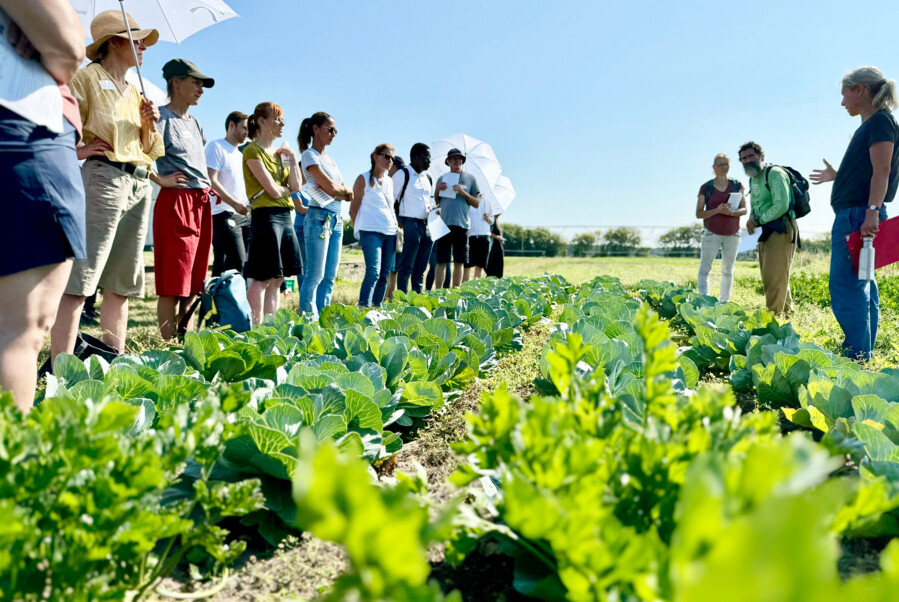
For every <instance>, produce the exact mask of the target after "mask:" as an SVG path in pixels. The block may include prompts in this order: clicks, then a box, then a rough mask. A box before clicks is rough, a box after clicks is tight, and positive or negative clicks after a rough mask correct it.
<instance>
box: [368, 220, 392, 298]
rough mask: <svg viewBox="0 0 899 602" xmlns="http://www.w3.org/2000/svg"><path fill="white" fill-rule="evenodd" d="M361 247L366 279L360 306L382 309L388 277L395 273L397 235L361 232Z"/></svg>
mask: <svg viewBox="0 0 899 602" xmlns="http://www.w3.org/2000/svg"><path fill="white" fill-rule="evenodd" d="M359 245H360V246H361V247H362V255H363V256H364V257H365V278H363V279H362V288H360V289H359V305H361V306H362V307H380V305H381V302H382V301H383V300H384V294H385V293H386V292H387V275H388V274H389V273H390V272H391V271H393V261H394V259H393V256H394V255H395V254H396V234H381V233H380V232H368V231H365V230H363V231H361V232H359Z"/></svg>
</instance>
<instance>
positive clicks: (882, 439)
mask: <svg viewBox="0 0 899 602" xmlns="http://www.w3.org/2000/svg"><path fill="white" fill-rule="evenodd" d="M852 432H853V434H854V435H855V436H856V437H858V439H859V441H861V442H862V443H864V444H865V451H866V452H867V454H868V457H869V458H871V459H872V460H874V461H875V462H899V446H897V445H896V444H895V443H893V442H892V441H890V440H889V438H888V437H887V436H886V435H884V434H883V433H882V432H881V431H880V430H879V429H877V428H875V427H873V426H870V425H867V424H855V425H853V426H852Z"/></svg>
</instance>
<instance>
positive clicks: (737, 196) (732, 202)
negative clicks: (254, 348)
mask: <svg viewBox="0 0 899 602" xmlns="http://www.w3.org/2000/svg"><path fill="white" fill-rule="evenodd" d="M742 200H743V193H742V192H732V193H730V197H729V198H728V199H727V204H728V205H729V206H730V210H731V211H736V210H737V209H739V208H740V201H742Z"/></svg>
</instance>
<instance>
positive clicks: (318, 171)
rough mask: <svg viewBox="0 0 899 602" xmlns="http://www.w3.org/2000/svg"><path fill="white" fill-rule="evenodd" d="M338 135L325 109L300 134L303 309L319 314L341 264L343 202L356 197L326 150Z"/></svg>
mask: <svg viewBox="0 0 899 602" xmlns="http://www.w3.org/2000/svg"><path fill="white" fill-rule="evenodd" d="M335 136H337V126H336V125H335V123H334V119H333V118H332V117H331V116H330V115H328V114H327V113H324V112H322V111H319V112H318V113H315V114H314V115H312V117H307V118H306V119H304V120H303V123H302V124H300V132H299V134H298V135H297V142H298V143H299V145H300V151H301V152H302V153H303V162H302V166H303V177H304V178H305V180H306V185H305V186H304V187H303V190H304V191H305V192H306V193H308V196H309V209H308V211H307V212H306V219H305V220H304V231H305V232H304V235H305V238H306V260H307V262H308V269H306V270H305V273H304V276H303V287H302V289H300V311H302V312H303V313H308V314H311V315H313V316H315V317H316V318H318V314H319V312H320V311H321V310H322V308H323V307H325V306H326V305H330V304H331V293H332V292H333V290H334V280H335V279H336V278H337V268H338V267H339V265H340V248H341V245H342V244H343V221H342V220H341V218H340V202H341V201H348V202H349V201H352V200H353V191H352V190H350V189H349V188H347V187H346V185H345V184H344V182H343V176H342V175H341V174H340V170H339V169H338V168H337V163H335V162H334V159H332V158H331V157H329V156H328V154H327V152H326V151H325V147H327V146H328V145H330V144H331V142H333V141H334V137H335Z"/></svg>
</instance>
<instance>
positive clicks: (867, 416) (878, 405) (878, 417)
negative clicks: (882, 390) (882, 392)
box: [852, 395, 890, 427]
mask: <svg viewBox="0 0 899 602" xmlns="http://www.w3.org/2000/svg"><path fill="white" fill-rule="evenodd" d="M852 409H853V411H854V412H855V420H856V421H857V422H867V421H871V422H875V423H877V424H879V425H881V427H884V426H887V424H888V423H889V420H888V419H887V416H888V415H889V413H890V404H889V403H887V402H886V401H885V400H883V399H881V398H880V397H878V396H877V395H857V396H855V397H853V398H852Z"/></svg>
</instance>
